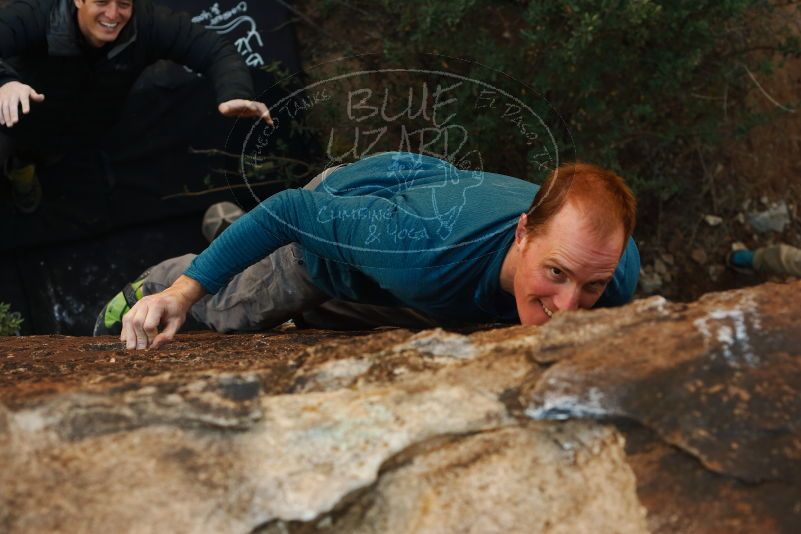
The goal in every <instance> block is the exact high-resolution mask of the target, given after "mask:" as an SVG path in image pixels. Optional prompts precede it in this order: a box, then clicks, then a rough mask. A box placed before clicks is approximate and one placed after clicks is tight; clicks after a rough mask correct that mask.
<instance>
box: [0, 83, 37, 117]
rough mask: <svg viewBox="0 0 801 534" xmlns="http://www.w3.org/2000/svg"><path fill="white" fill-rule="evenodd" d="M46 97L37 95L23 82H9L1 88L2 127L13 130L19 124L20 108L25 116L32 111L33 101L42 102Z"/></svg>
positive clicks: (0, 112)
mask: <svg viewBox="0 0 801 534" xmlns="http://www.w3.org/2000/svg"><path fill="white" fill-rule="evenodd" d="M44 98H45V97H44V95H43V94H40V93H37V92H36V91H35V90H34V89H33V87H31V86H30V85H25V84H24V83H21V82H7V83H4V84H3V85H2V87H0V125H2V126H5V127H7V128H11V127H12V126H14V125H15V124H17V123H18V122H19V108H20V106H22V113H23V115H27V114H28V112H30V110H31V101H33V102H42V101H43V100H44Z"/></svg>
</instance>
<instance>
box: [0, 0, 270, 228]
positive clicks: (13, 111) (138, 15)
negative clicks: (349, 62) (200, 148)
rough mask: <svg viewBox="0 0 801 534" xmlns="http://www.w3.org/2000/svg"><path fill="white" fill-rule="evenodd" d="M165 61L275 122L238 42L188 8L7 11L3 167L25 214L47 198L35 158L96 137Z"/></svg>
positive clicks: (125, 3)
mask: <svg viewBox="0 0 801 534" xmlns="http://www.w3.org/2000/svg"><path fill="white" fill-rule="evenodd" d="M160 59H169V60H172V61H174V62H176V63H179V64H182V65H185V66H187V67H189V68H191V69H192V70H194V71H195V72H198V73H201V74H203V75H204V76H206V77H208V78H209V79H210V80H211V83H212V84H213V86H214V90H215V93H216V96H217V102H218V110H219V112H220V113H221V114H222V115H225V116H243V117H262V118H264V120H265V121H267V122H268V123H272V119H271V118H270V115H269V112H268V110H267V107H266V106H265V105H264V104H263V103H261V102H257V101H254V100H253V96H254V94H253V93H254V90H253V83H252V80H251V78H250V73H249V72H248V69H247V67H246V66H245V64H244V63H243V61H242V59H241V57H240V55H239V53H238V52H237V51H236V49H235V48H234V47H233V45H231V44H230V43H227V42H226V41H224V40H223V39H221V38H220V37H219V36H218V35H217V34H216V33H214V32H210V31H207V30H206V29H204V28H203V27H202V26H199V25H197V24H194V23H192V21H191V19H190V17H189V15H187V14H185V13H174V12H172V11H171V10H169V9H167V8H165V7H161V6H155V5H153V4H152V3H151V0H16V1H14V2H12V3H10V4H9V5H7V6H6V7H4V8H3V9H1V10H0V164H3V165H4V168H5V171H6V172H5V173H6V175H7V176H8V178H9V179H10V180H11V183H12V187H11V190H12V195H13V198H14V204H15V206H16V207H17V209H18V211H20V212H22V213H31V212H33V211H35V210H36V209H37V207H38V205H39V202H40V199H41V187H40V185H39V181H38V179H37V175H36V171H35V167H34V166H33V163H34V162H35V161H53V160H54V159H58V158H59V157H60V156H63V155H64V154H65V153H67V152H68V151H70V150H71V148H73V147H75V146H79V145H81V144H85V143H86V142H87V141H88V142H96V141H97V140H98V139H99V138H100V137H102V135H104V134H105V132H106V131H107V129H108V128H109V127H110V126H111V125H113V124H114V122H115V121H116V120H117V119H118V117H119V115H120V112H121V111H122V108H123V104H124V102H125V99H126V98H127V96H128V93H129V91H130V90H131V87H132V86H133V84H134V82H135V81H136V79H137V78H138V77H139V75H140V74H141V73H142V71H143V70H144V69H145V67H147V66H148V65H150V64H152V63H154V62H156V61H157V60H160Z"/></svg>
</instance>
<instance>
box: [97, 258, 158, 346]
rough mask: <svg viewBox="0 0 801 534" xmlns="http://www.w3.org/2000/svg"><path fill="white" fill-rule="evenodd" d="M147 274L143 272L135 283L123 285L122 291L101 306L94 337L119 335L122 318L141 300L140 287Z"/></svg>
mask: <svg viewBox="0 0 801 534" xmlns="http://www.w3.org/2000/svg"><path fill="white" fill-rule="evenodd" d="M148 274H149V272H144V273H143V274H142V275H141V276H140V277H139V278H138V279H137V280H136V281H135V282H131V283H130V284H125V287H123V288H122V291H120V292H119V293H117V294H116V295H114V298H112V299H111V300H110V301H108V304H106V305H105V306H103V309H102V310H100V314H99V315H98V316H97V320H96V321H95V328H94V331H93V332H92V335H94V336H113V335H120V333H121V332H122V317H123V315H125V314H126V313H128V311H129V310H130V309H131V308H133V306H134V304H136V303H137V302H138V301H139V299H141V298H142V296H143V293H142V286H143V285H144V283H145V278H146V277H147V275H148Z"/></svg>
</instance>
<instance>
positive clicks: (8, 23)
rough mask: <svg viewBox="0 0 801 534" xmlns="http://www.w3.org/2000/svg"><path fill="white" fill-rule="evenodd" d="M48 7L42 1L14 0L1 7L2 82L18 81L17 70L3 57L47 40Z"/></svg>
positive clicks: (0, 75) (0, 54)
mask: <svg viewBox="0 0 801 534" xmlns="http://www.w3.org/2000/svg"><path fill="white" fill-rule="evenodd" d="M46 16H47V7H46V6H45V5H42V4H40V3H39V2H35V1H29V2H14V3H12V4H10V5H8V6H4V7H3V8H2V9H0V58H1V59H0V85H4V84H6V83H8V82H11V81H19V80H20V75H19V74H18V73H17V71H16V70H15V69H14V68H12V67H11V65H9V64H8V62H6V61H4V60H5V59H8V58H10V57H13V56H16V55H19V54H20V53H22V52H24V51H26V50H29V49H30V48H32V47H34V46H37V45H39V44H41V43H44V40H45V25H46V23H47V20H46Z"/></svg>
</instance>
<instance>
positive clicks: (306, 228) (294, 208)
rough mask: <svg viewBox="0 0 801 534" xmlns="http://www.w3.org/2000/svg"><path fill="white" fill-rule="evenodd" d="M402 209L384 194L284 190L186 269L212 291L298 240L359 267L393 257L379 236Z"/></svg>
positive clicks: (241, 220)
mask: <svg viewBox="0 0 801 534" xmlns="http://www.w3.org/2000/svg"><path fill="white" fill-rule="evenodd" d="M397 211H398V210H397V208H396V206H395V205H394V204H393V203H391V202H390V201H389V200H388V199H385V198H381V197H373V196H356V197H341V196H335V195H331V194H329V193H325V192H316V191H308V190H305V189H290V190H286V191H282V192H280V193H278V194H276V195H273V196H272V197H270V198H268V199H267V200H265V201H264V202H262V203H261V204H259V205H258V206H257V207H256V208H254V209H253V210H252V211H250V212H249V213H247V214H245V215H243V216H242V217H240V218H239V219H238V220H237V221H236V222H235V223H234V224H232V225H231V226H230V227H229V228H228V229H227V230H225V232H223V233H222V234H221V235H220V236H219V237H217V239H215V240H214V241H213V242H212V244H211V245H210V246H209V247H208V248H207V249H206V250H205V251H203V252H202V253H201V254H200V255H199V256H197V257H196V258H195V259H194V261H193V262H192V264H191V265H190V266H189V268H188V269H187V270H186V272H185V273H184V274H185V275H186V276H189V277H190V278H193V279H194V280H197V281H198V282H199V283H200V284H201V285H202V286H203V288H204V289H205V290H206V291H208V292H209V293H216V292H217V291H219V290H220V289H221V288H222V287H223V286H225V285H226V284H227V283H228V282H229V281H230V279H231V278H233V277H234V276H235V275H236V274H238V273H240V272H242V271H243V270H245V269H246V268H247V267H249V266H250V265H252V264H254V263H256V262H257V261H259V260H261V259H263V258H265V257H266V256H268V255H269V254H271V253H272V252H273V251H275V250H277V249H278V248H280V247H282V246H284V245H287V244H289V243H292V242H297V243H300V244H301V245H302V246H303V248H304V249H306V250H308V251H310V252H312V253H313V254H316V255H319V256H321V257H324V258H327V259H330V260H333V261H338V262H342V263H346V264H349V265H353V266H365V265H370V264H371V263H379V262H386V261H391V258H389V259H388V258H387V257H386V256H382V255H380V254H376V243H374V241H375V239H376V235H375V234H376V227H377V225H378V224H382V223H388V224H390V225H393V224H394V225H397V224H399V223H402V222H403V219H404V217H403V216H402V215H400V216H399V215H398V213H397ZM406 246H407V241H403V240H400V241H399V240H397V239H396V240H395V243H394V247H395V248H394V249H391V250H388V251H387V252H389V253H390V254H392V253H393V252H400V253H403V252H404V250H403V249H404V247H406ZM378 256H381V257H378ZM405 256H406V258H407V259H408V258H409V257H411V258H415V257H419V255H415V254H407V255H405ZM412 261H414V260H412Z"/></svg>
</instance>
